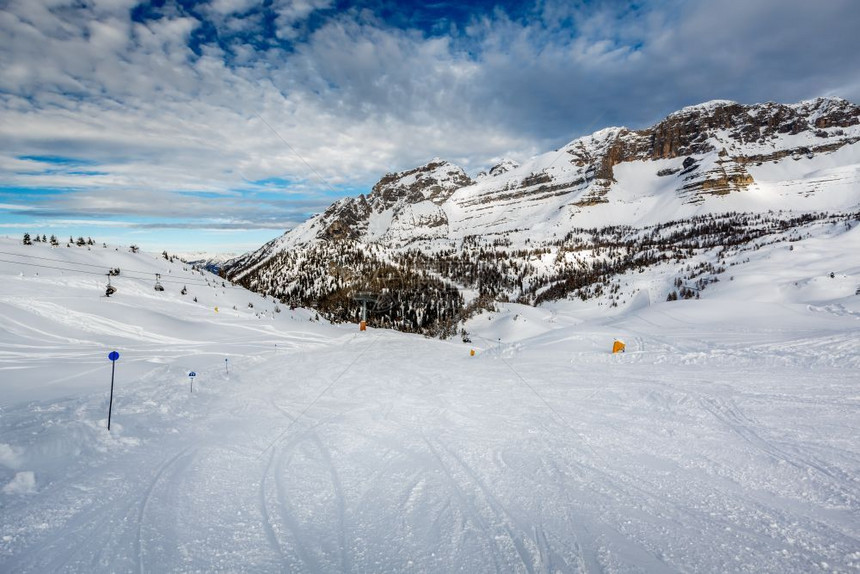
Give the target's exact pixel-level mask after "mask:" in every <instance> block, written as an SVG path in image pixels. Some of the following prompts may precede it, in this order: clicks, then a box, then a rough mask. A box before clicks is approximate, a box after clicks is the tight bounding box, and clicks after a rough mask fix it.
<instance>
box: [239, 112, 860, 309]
mask: <svg viewBox="0 0 860 574" xmlns="http://www.w3.org/2000/svg"><path fill="white" fill-rule="evenodd" d="M858 141H860V108H858V106H856V105H855V104H853V103H851V102H848V101H846V100H843V99H840V98H818V99H815V100H807V101H803V102H799V103H797V104H776V103H772V102H770V103H765V104H754V105H742V104H738V103H735V102H731V101H728V100H715V101H711V102H705V103H703V104H699V105H696V106H688V107H686V108H683V109H681V110H678V111H677V112H674V113H672V114H670V115H669V116H667V117H666V118H664V119H663V120H662V121H660V122H658V123H656V124H654V125H653V126H651V127H649V128H646V129H642V130H630V129H628V128H625V127H609V128H604V129H602V130H599V131H596V132H594V133H593V134H590V135H588V136H584V137H581V138H577V139H575V140H573V141H571V142H569V143H568V144H566V145H564V146H562V147H561V148H559V149H557V150H554V151H551V152H546V153H544V154H540V155H537V156H535V157H533V158H530V159H529V160H527V161H525V162H522V163H521V164H517V163H516V162H513V161H510V160H505V161H502V162H500V163H499V164H498V165H497V166H494V168H492V169H491V170H490V171H489V172H487V173H482V174H479V175H478V176H476V177H475V178H474V179H473V178H471V177H469V176H468V175H467V174H466V172H465V171H464V170H463V169H462V168H460V167H459V166H456V165H454V164H452V163H450V162H447V161H445V160H443V159H440V158H435V159H434V160H432V161H430V162H428V163H427V164H425V165H423V166H419V167H417V168H413V169H410V170H405V171H402V172H398V173H390V174H386V175H385V176H384V177H383V178H381V179H380V181H379V182H378V183H377V184H376V185H374V187H373V189H372V190H371V192H370V193H369V194H367V195H366V196H365V195H360V196H358V197H355V198H343V199H341V200H338V201H337V202H335V203H334V204H332V205H331V206H330V207H329V208H328V209H327V210H326V211H325V212H323V213H321V214H319V215H316V216H314V217H312V218H311V219H309V220H308V221H306V222H305V223H303V224H301V225H299V226H298V227H296V228H294V229H293V230H291V231H289V232H287V233H286V234H284V235H283V236H281V237H279V238H277V239H275V240H273V241H271V242H269V243H267V244H266V245H264V246H262V247H261V248H260V249H258V250H257V251H255V252H252V253H249V254H246V255H244V256H242V257H240V258H238V259H236V260H233V261H231V262H230V263H229V264H228V265H227V266H226V270H225V273H226V275H227V276H228V277H229V278H231V279H233V280H237V281H240V282H242V283H243V284H244V285H246V286H248V287H249V288H251V289H254V290H258V291H262V292H264V293H266V294H269V295H272V296H277V297H282V298H297V299H299V301H301V302H302V303H305V304H311V305H313V304H314V303H320V302H321V301H323V303H321V306H322V307H323V311H324V312H326V313H327V314H328V316H329V317H330V318H333V319H335V320H338V319H341V320H351V318H352V317H353V316H354V313H355V309H356V308H355V306H354V305H353V304H352V303H351V302H350V297H351V295H350V293H352V292H354V291H355V290H357V289H361V288H362V286H364V287H368V286H371V285H375V288H377V289H380V290H386V289H389V287H386V285H385V283H384V282H381V283H380V282H379V281H378V279H379V277H381V276H383V275H384V276H387V277H389V281H392V280H391V279H390V277H392V275H397V276H398V281H400V282H401V283H402V284H399V286H398V287H396V288H397V289H406V290H407V291H409V290H411V292H414V293H415V294H416V297H418V293H419V292H420V288H419V287H418V286H419V285H420V286H423V287H422V288H425V289H429V291H430V292H432V293H435V294H437V295H439V296H440V297H442V298H443V299H444V300H445V305H448V306H452V307H457V309H458V310H457V311H456V312H454V311H452V312H450V313H448V310H444V312H443V310H441V309H437V311H438V312H439V313H437V315H438V316H440V317H441V316H446V313H447V316H448V319H449V320H454V322H457V321H459V319H457V317H459V314H460V313H461V312H462V311H463V309H464V306H468V305H469V304H470V301H475V300H477V299H482V298H483V301H484V302H483V304H486V303H487V301H488V300H518V301H521V302H525V303H528V304H539V303H541V302H543V301H546V300H551V299H552V298H560V297H569V296H580V297H581V296H585V297H592V296H598V297H601V296H605V291H603V289H597V290H594V289H592V287H593V285H594V282H595V281H596V282H599V283H601V284H602V285H604V286H605V287H608V286H609V285H610V284H611V283H613V281H616V279H613V278H612V277H611V276H610V275H611V274H610V271H611V272H614V273H622V274H623V273H626V272H628V271H629V270H630V269H633V268H637V267H641V266H642V265H647V266H650V265H663V264H665V263H666V262H667V261H669V260H674V261H676V262H678V263H680V262H681V261H683V260H686V259H687V258H688V257H694V256H697V255H696V254H695V253H693V251H694V250H696V249H717V248H718V246H719V244H720V241H719V240H709V241H708V242H706V243H705V244H702V243H699V245H698V246H697V244H696V243H695V242H694V241H688V240H687V239H682V238H686V237H687V236H688V234H689V230H690V229H701V230H704V231H707V230H710V229H718V230H722V231H720V233H723V234H725V236H724V238H723V240H724V241H725V242H728V243H730V244H736V243H737V242H738V241H739V239H738V238H739V237H740V238H744V239H743V240H744V241H753V240H755V238H759V237H763V236H765V235H767V234H769V233H772V232H773V230H775V229H776V230H779V229H782V230H783V231H785V230H786V229H790V228H791V227H793V226H800V227H803V226H805V225H812V224H815V222H821V221H824V220H825V219H827V218H828V217H836V218H837V219H838V218H839V217H840V216H839V214H843V215H845V216H846V217H848V218H849V219H850V218H852V217H854V215H851V214H852V213H854V212H856V211H857V210H858V208H860V145H858V143H857V142H858ZM497 168H498V169H497ZM777 212H778V213H779V214H778V215H773V214H774V213H777ZM804 213H814V214H816V215H814V216H813V217H812V219H811V220H806V219H805V218H804V217H799V216H798V215H797V214H804ZM738 214H753V215H749V216H745V215H738ZM754 214H769V215H767V217H766V218H765V221H760V220H758V219H756V217H755V216H754ZM834 214H835V215H834ZM834 221H835V220H834ZM662 226H669V227H672V228H673V229H674V231H673V232H672V233H670V234H669V237H670V239H668V240H667V241H668V242H662V240H660V241H651V240H650V239H649V234H653V233H654V232H655V231H654V230H659V229H662V228H663V227H662ZM745 226H750V230H749V232H745V231H743V229H744V227H745ZM704 231H703V232H704ZM671 237H675V238H676V239H671ZM787 239H788V236H787V235H784V236H783V237H782V240H787ZM604 242H608V244H611V245H613V246H614V247H612V248H611V249H610V253H609V256H608V260H609V261H611V264H608V263H606V261H607V253H605V252H604V251H603V248H601V247H599V246H600V245H602V244H603V243H604ZM673 242H674V243H673ZM633 244H635V245H636V248H635V249H634V248H632V247H630V245H633ZM574 245H575V249H576V250H579V251H580V254H583V253H585V252H586V251H587V252H588V256H586V257H572V256H571V255H570V253H571V252H572V251H573V250H574ZM702 245H705V247H702ZM622 247H623V250H621V249H622ZM488 254H490V255H488ZM547 254H551V255H552V256H553V257H554V259H553V261H552V262H547V261H544V262H543V263H539V264H537V263H535V262H536V261H539V260H543V259H544V258H545V257H546V256H547ZM712 259H713V258H712ZM440 261H447V262H448V263H445V264H442V263H440ZM501 261H504V262H506V263H505V264H502V263H501ZM309 265H312V266H314V267H315V270H314V271H309V270H308V266H309ZM710 265H711V268H713V269H718V268H721V266H720V265H718V264H715V263H714V261H711V262H710ZM667 271H668V270H667ZM673 273H674V272H668V274H667V287H668V288H669V290H671V282H673V281H676V280H677V277H673V276H672V275H673ZM386 274H387V275H386ZM718 274H719V273H716V275H718ZM406 285H408V287H406ZM657 291H660V292H661V293H665V292H666V289H664V288H660V289H658V290H657ZM334 293H339V295H337V296H336V297H334V298H333V299H331V300H329V298H330V297H333V294H334ZM455 293H456V295H455ZM470 293H471V295H470ZM547 293H549V294H550V295H547ZM670 294H671V293H670ZM464 295H466V296H465V297H464ZM500 298H501V299H500ZM419 299H420V297H419ZM431 299H432V297H431ZM325 301H328V303H325ZM613 301H614V302H617V300H615V299H613ZM401 303H402V302H401ZM413 303H414V301H413ZM413 303H408V304H407V303H402V305H403V308H404V309H406V308H411V307H410V306H411V305H412V304H413ZM421 304H422V305H423V304H424V303H421ZM425 311H426V309H425ZM427 316H428V315H427V313H422V314H421V317H427ZM394 323H396V321H394Z"/></svg>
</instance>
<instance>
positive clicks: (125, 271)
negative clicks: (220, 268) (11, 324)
mask: <svg viewBox="0 0 860 574" xmlns="http://www.w3.org/2000/svg"><path fill="white" fill-rule="evenodd" d="M0 255H12V256H13V257H26V258H27V259H41V260H43V261H51V262H54V263H65V264H67V265H77V266H80V267H95V268H96V269H104V267H105V266H104V265H95V264H93V263H77V262H75V261H67V260H65V259H51V258H50V257H39V256H37V255H29V254H28V255H22V254H20V253H12V252H9V251H0ZM21 264H22V265H24V264H25V263H23V262H22V263H21ZM123 272H124V273H126V274H128V273H132V274H140V275H147V276H149V275H152V274H153V273H155V272H154V271H143V270H140V269H128V268H123ZM204 277H205V276H204ZM213 277H218V276H217V275H214V274H213ZM218 279H221V280H222V281H223V280H224V279H223V278H221V277H218ZM189 282H191V283H194V282H197V283H198V284H201V285H202V284H204V283H205V281H201V280H200V279H197V278H193V279H190V280H189Z"/></svg>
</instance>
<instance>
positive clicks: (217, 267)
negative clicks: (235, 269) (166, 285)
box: [174, 251, 237, 275]
mask: <svg viewBox="0 0 860 574" xmlns="http://www.w3.org/2000/svg"><path fill="white" fill-rule="evenodd" d="M174 255H175V256H176V257H178V258H179V259H181V260H182V261H185V262H186V263H188V264H189V265H191V266H193V267H197V268H198V269H205V270H206V271H209V272H210V273H214V274H216V275H217V274H218V273H219V272H220V271H221V268H222V267H224V265H225V264H226V263H228V262H230V261H232V260H233V259H236V257H237V255H236V254H235V253H215V254H213V253H208V252H205V251H194V252H189V253H175V254H174Z"/></svg>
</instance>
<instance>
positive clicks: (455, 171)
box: [368, 159, 472, 211]
mask: <svg viewBox="0 0 860 574" xmlns="http://www.w3.org/2000/svg"><path fill="white" fill-rule="evenodd" d="M471 184H472V180H471V178H469V176H468V175H466V172H464V171H463V169H462V168H460V167H457V166H455V165H453V164H450V163H448V162H447V161H444V160H441V159H434V160H433V161H431V162H430V163H428V164H427V165H423V166H421V167H417V168H415V169H411V170H408V171H403V172H400V173H389V174H386V175H385V176H384V177H383V178H382V179H380V180H379V182H378V183H377V184H376V185H374V186H373V190H372V191H371V193H370V195H369V196H368V201H369V203H370V205H371V206H372V207H373V209H374V210H375V211H383V210H385V209H390V208H393V207H396V206H397V205H399V204H414V203H419V202H421V201H431V202H433V203H435V204H436V205H440V204H442V203H444V202H445V200H447V199H448V198H449V197H451V194H453V193H454V192H455V191H457V190H458V189H460V188H461V187H465V186H467V185H471Z"/></svg>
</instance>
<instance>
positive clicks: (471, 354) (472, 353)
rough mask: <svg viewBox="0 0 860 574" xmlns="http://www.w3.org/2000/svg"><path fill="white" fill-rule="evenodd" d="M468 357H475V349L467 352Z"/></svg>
mask: <svg viewBox="0 0 860 574" xmlns="http://www.w3.org/2000/svg"><path fill="white" fill-rule="evenodd" d="M469 356H470V357H474V356H475V349H472V350H471V351H469Z"/></svg>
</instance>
